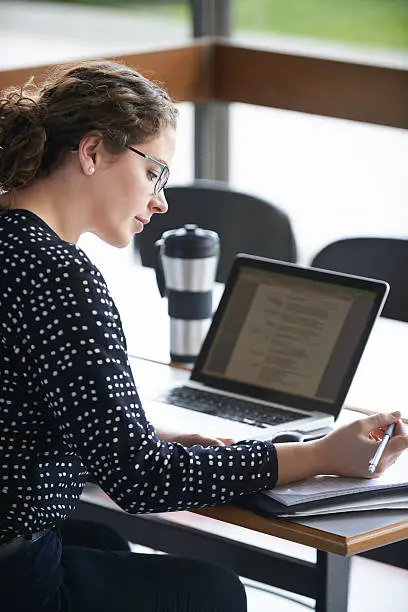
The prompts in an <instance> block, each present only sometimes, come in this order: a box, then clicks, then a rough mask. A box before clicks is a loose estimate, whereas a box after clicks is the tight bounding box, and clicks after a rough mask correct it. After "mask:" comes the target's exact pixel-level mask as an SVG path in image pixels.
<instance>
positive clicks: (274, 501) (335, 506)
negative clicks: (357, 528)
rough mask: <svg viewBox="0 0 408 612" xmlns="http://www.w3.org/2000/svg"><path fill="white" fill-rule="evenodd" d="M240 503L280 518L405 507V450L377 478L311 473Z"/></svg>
mask: <svg viewBox="0 0 408 612" xmlns="http://www.w3.org/2000/svg"><path fill="white" fill-rule="evenodd" d="M243 505H245V507H249V508H250V509H251V510H254V511H258V512H261V513H262V514H264V515H267V516H280V517H295V516H317V515H320V514H323V515H325V514H334V513H341V512H362V511H368V510H382V509H395V510H397V509H399V510H401V509H408V453H404V454H403V455H402V456H401V457H400V458H399V459H398V461H396V462H395V463H394V464H393V465H392V466H391V467H390V468H388V470H386V472H384V473H383V474H381V475H380V476H379V477H378V478H372V479H367V478H346V477H342V476H332V475H321V476H314V477H312V478H306V479H304V480H299V481H297V482H293V483H290V484H287V485H280V486H278V487H275V488H274V489H271V490H269V491H262V493H258V494H255V495H251V496H249V497H248V498H247V499H245V500H244V501H243Z"/></svg>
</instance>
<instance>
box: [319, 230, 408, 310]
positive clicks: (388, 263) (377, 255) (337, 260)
mask: <svg viewBox="0 0 408 612" xmlns="http://www.w3.org/2000/svg"><path fill="white" fill-rule="evenodd" d="M311 266H313V267H315V268H325V269H327V270H334V271H336V272H346V273H348V274H356V275H357V276H368V277H371V278H377V279H380V280H385V281H387V282H388V283H389V285H390V293H389V295H388V298H387V301H386V304H385V306H384V309H383V311H382V313H381V314H382V316H384V317H387V318H389V319H397V320H398V321H407V322H408V240H404V239H400V238H369V237H364V238H345V239H343V240H338V241H336V242H333V243H332V244H329V245H327V246H326V247H325V248H324V249H322V250H321V251H320V252H319V253H317V255H315V257H314V258H313V260H312V262H311Z"/></svg>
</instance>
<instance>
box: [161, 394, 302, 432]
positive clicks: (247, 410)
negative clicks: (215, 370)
mask: <svg viewBox="0 0 408 612" xmlns="http://www.w3.org/2000/svg"><path fill="white" fill-rule="evenodd" d="M163 399H164V401H165V402H167V403H169V404H173V405H175V406H179V407H180V408H189V409H190V410H196V411H197V412H202V413H204V414H211V415H214V416H218V417H220V418H224V419H229V420H231V421H240V422H241V423H246V424H248V425H255V426H256V427H270V426H271V425H280V424H281V423H288V422H290V421H294V420H297V419H299V418H301V416H302V415H299V413H298V412H294V411H293V410H282V409H281V408H276V407H270V408H269V407H266V406H263V405H261V404H259V403H257V402H251V401H248V400H242V399H238V398H236V397H230V396H228V395H219V394H217V393H209V392H208V391H203V390H201V389H193V388H191V387H176V388H175V389H172V390H171V391H170V392H169V393H167V394H166V396H165V397H164V398H163Z"/></svg>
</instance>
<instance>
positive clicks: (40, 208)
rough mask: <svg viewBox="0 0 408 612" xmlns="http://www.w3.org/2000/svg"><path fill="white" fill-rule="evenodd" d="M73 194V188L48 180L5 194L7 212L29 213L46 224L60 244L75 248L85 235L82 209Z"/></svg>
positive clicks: (41, 180) (38, 181)
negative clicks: (61, 242)
mask: <svg viewBox="0 0 408 612" xmlns="http://www.w3.org/2000/svg"><path fill="white" fill-rule="evenodd" d="M68 189H69V190H68ZM72 191H73V189H72V185H69V187H68V186H67V185H64V184H61V181H56V180H53V179H51V178H45V179H40V180H37V181H35V182H34V183H32V184H31V185H29V186H28V187H25V188H23V189H20V190H18V191H15V192H13V193H11V194H8V195H9V208H10V209H24V210H29V211H30V212H32V213H34V214H36V215H38V216H39V217H40V218H41V219H42V220H43V221H44V222H45V223H47V225H49V226H50V227H51V228H52V229H53V230H54V232H55V233H56V234H58V236H59V237H60V238H62V240H65V241H67V242H71V243H74V244H76V243H77V242H78V240H79V237H80V235H81V234H82V233H83V232H84V231H86V227H85V225H86V224H85V222H84V207H83V206H82V205H81V204H80V203H79V202H78V200H77V199H76V198H75V194H74V193H72ZM67 195H68V196H69V201H67V200H68V198H67Z"/></svg>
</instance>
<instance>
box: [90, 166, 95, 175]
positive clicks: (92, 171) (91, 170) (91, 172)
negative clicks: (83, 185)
mask: <svg viewBox="0 0 408 612" xmlns="http://www.w3.org/2000/svg"><path fill="white" fill-rule="evenodd" d="M94 172H95V168H94V167H93V166H89V168H88V174H93V173H94Z"/></svg>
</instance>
